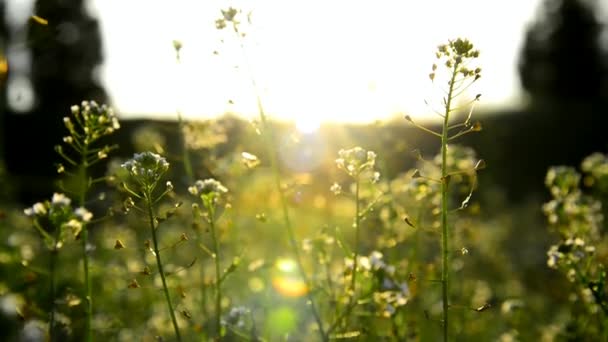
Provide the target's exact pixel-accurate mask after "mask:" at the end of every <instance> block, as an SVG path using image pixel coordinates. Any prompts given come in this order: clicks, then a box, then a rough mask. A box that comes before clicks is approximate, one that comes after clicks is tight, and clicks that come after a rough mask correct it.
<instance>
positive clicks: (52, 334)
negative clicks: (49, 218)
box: [49, 228, 61, 342]
mask: <svg viewBox="0 0 608 342" xmlns="http://www.w3.org/2000/svg"><path fill="white" fill-rule="evenodd" d="M60 231H61V230H60V229H59V228H56V233H55V239H54V240H53V249H51V257H50V265H49V272H50V281H49V282H50V289H49V292H50V297H51V317H50V318H49V336H50V341H51V342H55V341H57V336H56V332H55V278H56V274H55V268H56V266H57V254H58V253H59V250H58V249H57V242H58V240H59V234H60Z"/></svg>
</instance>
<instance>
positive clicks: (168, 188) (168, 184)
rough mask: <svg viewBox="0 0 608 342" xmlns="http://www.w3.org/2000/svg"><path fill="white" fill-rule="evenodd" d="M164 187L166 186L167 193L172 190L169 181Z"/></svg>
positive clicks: (171, 184)
mask: <svg viewBox="0 0 608 342" xmlns="http://www.w3.org/2000/svg"><path fill="white" fill-rule="evenodd" d="M166 186H167V191H171V190H173V183H171V181H167V183H166Z"/></svg>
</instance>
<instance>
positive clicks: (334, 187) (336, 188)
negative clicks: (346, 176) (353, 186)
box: [329, 183, 342, 195]
mask: <svg viewBox="0 0 608 342" xmlns="http://www.w3.org/2000/svg"><path fill="white" fill-rule="evenodd" d="M329 191H331V192H333V193H334V195H339V194H340V193H341V192H342V187H341V186H340V184H338V183H334V184H332V186H331V187H330V188H329Z"/></svg>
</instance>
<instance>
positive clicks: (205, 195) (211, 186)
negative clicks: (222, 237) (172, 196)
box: [188, 179, 228, 338]
mask: <svg viewBox="0 0 608 342" xmlns="http://www.w3.org/2000/svg"><path fill="white" fill-rule="evenodd" d="M188 191H189V192H190V193H191V194H192V195H194V196H197V197H198V198H199V199H200V200H201V202H202V205H203V208H204V210H205V214H204V219H205V220H206V221H207V224H209V229H210V231H211V239H212V241H213V261H214V263H215V329H216V333H217V337H218V338H221V336H222V333H221V331H222V326H221V317H222V279H223V275H222V272H221V268H220V262H221V255H220V242H219V237H218V234H217V229H216V226H215V222H216V220H217V218H218V217H217V212H216V207H217V204H218V202H219V200H220V199H221V197H222V195H223V194H225V193H227V192H228V189H227V188H226V187H225V186H223V185H222V183H220V182H218V181H217V180H215V179H205V180H197V181H196V182H195V183H194V185H193V186H191V187H189V188H188ZM193 210H194V212H195V214H198V205H193Z"/></svg>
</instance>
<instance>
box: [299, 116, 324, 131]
mask: <svg viewBox="0 0 608 342" xmlns="http://www.w3.org/2000/svg"><path fill="white" fill-rule="evenodd" d="M320 127H321V120H320V119H319V118H316V117H314V116H313V117H298V118H296V129H297V130H298V132H300V133H302V134H311V133H314V132H316V131H317V130H318V129H319V128H320Z"/></svg>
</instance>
